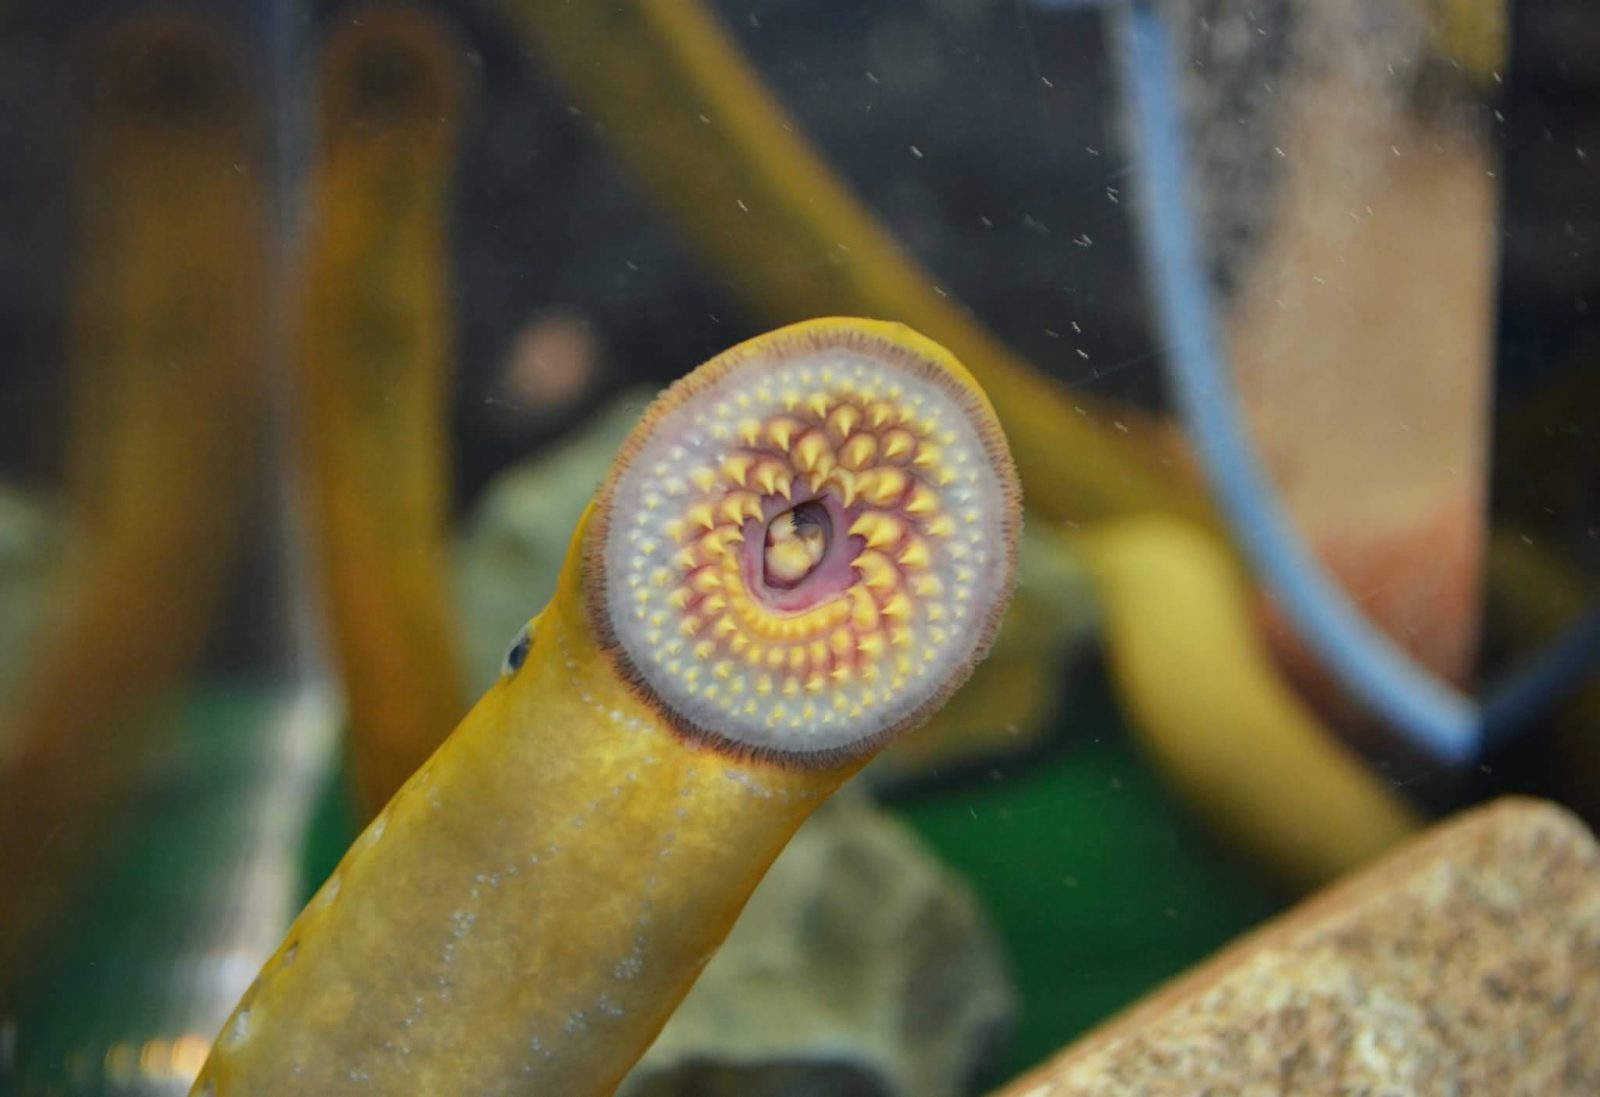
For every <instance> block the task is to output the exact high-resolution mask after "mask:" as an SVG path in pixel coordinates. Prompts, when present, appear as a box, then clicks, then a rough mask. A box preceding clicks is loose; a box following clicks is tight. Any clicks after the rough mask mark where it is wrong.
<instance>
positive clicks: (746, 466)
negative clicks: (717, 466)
mask: <svg viewBox="0 0 1600 1097" xmlns="http://www.w3.org/2000/svg"><path fill="white" fill-rule="evenodd" d="M755 463H756V459H755V458H754V457H751V456H750V455H749V454H748V453H735V454H734V455H733V456H732V457H729V458H728V459H727V460H726V461H724V462H722V475H724V476H726V477H727V478H728V479H730V480H732V481H733V482H734V483H735V484H738V485H739V486H740V487H744V486H745V481H746V480H747V479H748V478H749V476H750V466H751V465H753V464H755Z"/></svg>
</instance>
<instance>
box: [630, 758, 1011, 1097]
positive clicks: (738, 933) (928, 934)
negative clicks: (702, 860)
mask: <svg viewBox="0 0 1600 1097" xmlns="http://www.w3.org/2000/svg"><path fill="white" fill-rule="evenodd" d="M1014 1011H1015V1000H1014V997H1013V994H1012V991H1011V989H1010V984H1009V982H1008V980H1007V976H1006V972H1005V967H1004V964H1003V961H1002V959H1001V955H1000V950H999V946H998V944H997V943H996V940H995V937H994V935H993V933H992V932H991V931H990V929H989V927H988V925H987V923H986V921H985V919H984V917H983V915H982V912H981V911H980V910H979V908H978V906H977V904H976V902H975V901H974V900H973V898H972V896H971V894H970V893H969V892H968V891H967V889H966V888H965V887H964V886H962V885H961V884H960V883H959V882H957V881H956V880H955V879H954V878H953V877H952V876H951V874H950V873H949V871H948V870H946V869H944V868H943V867H942V866H940V865H939V863H938V862H937V861H935V860H934V858H933V857H932V856H931V855H930V854H929V853H928V852H927V850H926V849H925V848H924V847H923V846H922V844H921V843H920V842H919V841H918V840H917V839H916V838H915V837H914V836H913V835H912V834H911V833H910V832H909V831H908V830H906V829H905V828H904V827H903V826H902V825H901V824H900V823H898V822H897V821H895V820H894V819H892V818H891V817H890V816H889V815H887V814H886V813H885V812H882V811H880V810H879V809H877V808H876V807H874V806H873V805H872V803H871V801H870V800H868V799H867V798H866V797H865V796H864V795H862V794H861V793H860V792H857V791H852V789H850V788H846V789H845V790H844V791H843V792H841V793H840V794H839V796H837V797H835V798H834V800H833V801H831V802H829V803H828V804H825V805H824V806H823V807H822V808H821V809H820V810H819V811H818V812H817V814H816V815H814V816H813V817H812V818H811V820H809V821H808V822H807V823H806V825H805V826H804V827H802V828H801V829H800V832H799V833H798V834H797V835H796V836H795V838H794V840H793V841H792V842H791V843H790V844H789V846H788V848H787V849H785V850H784V852H783V855H782V856H781V857H780V858H779V859H778V861H777V863H776V864H775V865H774V866H773V868H772V871H771V872H769V873H768V875H767V877H766V879H765V880H763V881H762V883H761V886H760V887H759V888H758V889H757V890H756V893H755V895H754V896H752V898H751V900H750V904H749V906H747V907H746V908H745V911H744V914H743V915H741V916H740V918H739V921H738V924H737V925H735V926H734V929H733V932H732V933H731V934H730V935H729V937H728V940H727V943H726V944H725V945H723V947H722V949H721V951H719V952H718V953H717V955H716V956H715V957H714V958H713V959H712V961H711V963H710V964H709V965H708V966H707V968H706V970H705V973H704V974H703V975H702V976H701V977H700V981H699V982H698V983H696V984H695V987H694V990H693V991H691V992H690V994H689V997H688V998H687V999H685V1000H684V1003H683V1005H682V1006H681V1007H680V1008H679V1010H678V1012H677V1013H676V1014H675V1015H674V1016H673V1018H672V1020H671V1021H670V1022H668V1024H667V1027H666V1029H665V1030H663V1032H662V1034H661V1037H660V1038H659V1039H658V1040H657V1041H656V1043H655V1045H654V1046H653V1047H652V1048H651V1049H650V1051H649V1053H648V1054H647V1055H646V1056H645V1057H644V1059H643V1060H642V1061H641V1062H640V1064H639V1065H638V1066H637V1067H636V1068H635V1069H634V1071H633V1073H632V1074H630V1075H629V1076H628V1079H627V1080H626V1081H625V1082H624V1083H623V1086H622V1088H621V1090H619V1095H620V1097H718V1095H724V1094H726V1095H729V1097H732V1095H735V1094H737V1095H738V1097H778V1095H782V1097H902V1095H903V1097H955V1095H957V1094H963V1093H970V1092H972V1086H973V1084H974V1082H975V1081H976V1080H977V1076H978V1074H979V1073H980V1072H981V1071H982V1070H983V1069H984V1068H985V1066H992V1065H993V1059H994V1055H995V1053H996V1052H997V1051H998V1050H999V1048H1000V1045H1001V1042H1002V1040H1003V1037H1004V1036H1005V1034H1006V1032H1007V1031H1008V1030H1009V1027H1010V1024H1011V1020H1012V1018H1013V1016H1014Z"/></svg>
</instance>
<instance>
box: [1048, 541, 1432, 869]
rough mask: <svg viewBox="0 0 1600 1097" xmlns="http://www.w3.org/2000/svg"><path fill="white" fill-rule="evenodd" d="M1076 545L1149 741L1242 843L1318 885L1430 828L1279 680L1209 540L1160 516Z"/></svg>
mask: <svg viewBox="0 0 1600 1097" xmlns="http://www.w3.org/2000/svg"><path fill="white" fill-rule="evenodd" d="M1075 541H1076V543H1077V544H1079V546H1080V547H1081V548H1082V549H1083V552H1084V555H1085V557H1086V559H1087V560H1088V562H1089V566H1090V569H1091V571H1092V572H1093V573H1094V574H1095V576H1096V578H1097V579H1098V580H1099V584H1100V589H1101V591H1102V596H1103V612H1104V614H1105V618H1106V631H1107V635H1108V641H1109V645H1110V651H1109V655H1110V662H1111V668H1112V672H1113V674H1114V676H1115V678H1116V681H1117V685H1118V691H1119V693H1120V694H1121V695H1122V696H1123V697H1125V698H1127V700H1128V704H1129V707H1130V710H1131V711H1130V715H1131V717H1132V721H1133V724H1134V728H1135V730H1136V732H1137V733H1138V735H1139V738H1140V740H1141V742H1142V743H1143V744H1144V746H1145V748H1146V749H1147V750H1148V751H1149V753H1150V755H1151V757H1152V758H1153V759H1154V760H1155V761H1156V762H1157V763H1158V764H1159V765H1160V766H1161V768H1162V770H1163V772H1165V773H1166V774H1167V776H1168V777H1169V778H1170V779H1171V780H1172V781H1173V782H1174V783H1175V784H1176V785H1177V786H1178V790H1179V791H1180V792H1181V793H1183V794H1184V795H1185V796H1186V797H1187V798H1188V799H1189V800H1190V802H1191V803H1193V804H1194V806H1195V807H1196V808H1197V809H1198V810H1199V811H1201V812H1202V813H1203V814H1204V815H1205V816H1206V817H1207V818H1208V819H1209V820H1210V821H1211V822H1212V823H1213V824H1214V825H1215V826H1216V827H1217V828H1218V830H1220V831H1221V832H1222V833H1223V834H1224V835H1225V836H1226V837H1227V839H1228V841H1229V843H1230V844H1231V845H1233V846H1234V847H1235V848H1237V849H1240V850H1242V851H1244V852H1245V853H1246V854H1248V855H1250V856H1251V857H1253V858H1255V859H1256V860H1257V861H1259V862H1260V863H1262V864H1263V865H1265V866H1266V867H1268V868H1270V869H1271V870H1272V871H1273V872H1274V874H1276V875H1277V876H1278V877H1279V878H1280V879H1284V880H1287V881H1290V882H1291V883H1293V884H1295V885H1297V886H1300V887H1305V888H1310V887H1313V886H1317V885H1320V884H1323V883H1326V882H1328V881H1329V880H1331V879H1333V878H1334V877H1336V876H1338V875H1340V874H1341V873H1343V872H1345V871H1347V870H1349V869H1351V868H1354V867H1355V866H1356V865H1359V864H1361V863H1363V862H1365V861H1367V860H1369V859H1370V858H1371V857H1373V856H1374V855H1376V854H1379V853H1382V852H1383V851H1384V850H1386V849H1388V848H1389V847H1390V846H1393V845H1395V844H1397V843H1398V842H1399V841H1400V840H1401V839H1403V838H1405V837H1406V836H1407V835H1408V834H1410V833H1412V832H1414V831H1415V830H1418V829H1420V827H1421V825H1422V822H1421V819H1420V818H1419V816H1418V815H1417V813H1416V812H1415V810H1414V809H1413V808H1411V807H1410V806H1409V805H1408V804H1407V803H1406V802H1405V801H1404V800H1403V799H1402V798H1401V797H1400V796H1398V795H1396V794H1395V793H1394V792H1392V791H1391V790H1390V789H1389V788H1387V787H1386V786H1385V784H1384V782H1383V781H1382V779H1381V778H1379V777H1378V776H1377V775H1375V774H1373V773H1371V772H1369V771H1368V770H1367V768H1366V767H1365V766H1364V765H1363V764H1362V763H1361V761H1360V760H1359V759H1358V758H1357V757H1356V756H1355V755H1353V754H1352V753H1350V752H1349V751H1347V750H1346V749H1345V748H1343V747H1342V746H1341V745H1339V744H1338V743H1337V742H1336V741H1335V740H1334V739H1332V738H1331V737H1330V736H1328V735H1327V734H1326V733H1325V732H1324V731H1323V730H1322V728H1321V727H1320V726H1319V725H1318V724H1317V722H1316V719H1315V717H1313V716H1312V715H1311V713H1310V711H1309V710H1308V709H1307V708H1306V707H1305V705H1304V704H1303V703H1302V702H1301V701H1300V700H1299V698H1298V697H1296V695H1295V694H1294V693H1293V692H1292V691H1291V690H1290V689H1289V687H1288V686H1287V685H1286V684H1285V683H1284V682H1283V681H1282V679H1281V678H1280V677H1279V675H1278V674H1277V672H1276V669H1275V668H1274V667H1273V665H1272V662H1271V659H1270V656H1269V654H1268V652H1267V650H1266V648H1265V646H1264V645H1263V643H1262V641H1261V639H1260V637H1259V636H1258V635H1257V633H1256V632H1255V629H1254V623H1253V621H1252V620H1251V618H1250V615H1249V609H1248V607H1249V599H1248V597H1247V589H1248V588H1247V586H1246V584H1245V580H1244V577H1243V575H1242V574H1240V573H1239V572H1238V571H1237V570H1236V569H1235V567H1234V565H1233V563H1232V561H1231V560H1229V558H1228V557H1227V555H1226V553H1224V552H1223V550H1222V549H1221V547H1220V546H1218V545H1217V544H1215V542H1213V541H1212V540H1211V538H1210V537H1209V536H1208V535H1206V534H1205V533H1204V532H1202V531H1200V530H1197V529H1194V528H1193V527H1190V526H1187V525H1186V524H1184V523H1183V522H1180V521H1177V520H1175V519H1170V518H1157V517H1153V516H1152V517H1147V518H1139V519H1128V520H1126V521H1123V522H1118V523H1113V524H1110V525H1108V526H1106V527H1105V528H1104V529H1101V530H1097V531H1095V532H1093V533H1088V534H1084V535H1082V536H1081V537H1078V538H1075ZM1151 622H1159V624H1154V625H1153V624H1152V623H1151Z"/></svg>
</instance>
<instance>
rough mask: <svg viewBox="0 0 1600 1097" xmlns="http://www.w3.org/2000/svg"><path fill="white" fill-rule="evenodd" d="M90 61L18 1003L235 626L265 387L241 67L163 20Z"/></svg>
mask: <svg viewBox="0 0 1600 1097" xmlns="http://www.w3.org/2000/svg"><path fill="white" fill-rule="evenodd" d="M85 46H86V47H87V48H85V49H83V50H82V51H81V52H80V53H79V54H78V57H77V60H76V61H75V62H74V65H73V71H72V72H71V74H70V75H71V79H70V80H68V81H67V83H68V84H70V85H72V86H74V87H82V88H84V89H86V90H89V92H90V93H89V94H88V95H87V96H86V98H85V100H84V101H83V102H82V104H81V107H82V110H81V113H79V114H77V115H76V116H75V117H74V118H73V123H74V129H73V132H72V134H71V136H70V138H69V142H70V144H71V146H72V148H73V150H74V154H75V158H76V161H77V163H76V168H75V171H74V180H73V183H74V186H73V199H74V201H73V202H72V205H71V212H72V216H73V221H72V225H73V228H74V230H75V235H76V237H77V241H76V245H75V248H74V256H73V262H72V264H71V268H70V269H71V287H70V294H69V306H70V307H69V323H68V324H67V329H66V334H67V337H68V338H67V347H66V356H67V370H66V372H67V376H68V380H69V400H70V415H69V417H68V421H67V429H68V436H67V440H66V446H65V449H66V466H67V468H66V472H67V477H66V480H67V482H66V490H67V499H66V503H67V510H68V513H69V515H70V519H71V523H70V526H69V532H70V541H69V543H68V544H67V546H66V549H65V551H64V553H63V557H64V558H63V560H62V568H61V582H60V586H59V587H57V588H56V589H55V590H54V591H52V594H51V599H52V602H54V603H56V609H55V611H54V612H53V614H52V620H53V627H51V628H50V629H48V630H47V631H44V632H43V633H42V635H40V636H39V637H38V639H37V640H36V641H34V642H33V643H32V644H31V645H30V648H31V649H32V650H30V651H27V652H7V653H6V658H17V659H20V658H27V659H28V660H29V663H28V669H27V671H26V672H25V676H24V678H23V679H22V680H21V681H19V683H18V687H17V702H16V706H15V708H14V709H11V710H9V711H6V712H4V713H0V742H3V744H4V745H3V747H0V998H4V997H5V995H6V994H7V993H8V992H9V991H11V990H13V989H15V987H16V985H17V984H16V982H15V980H14V978H13V976H14V975H15V973H17V972H18V971H19V970H20V969H21V968H22V967H23V966H24V964H25V963H26V961H27V959H28V958H29V956H30V955H31V953H32V951H33V950H34V948H35V947H36V945H37V941H38V938H39V936H42V935H43V934H44V933H45V932H46V931H47V930H48V928H49V927H51V926H52V925H55V924H57V922H58V919H56V917H55V914H54V912H55V911H56V910H57V908H58V904H60V903H61V902H62V900H63V898H64V897H66V896H70V895H72V894H74V890H73V889H74V886H75V883H76V881H77V879H78V874H79V872H80V870H82V869H83V867H84V865H85V863H86V862H87V861H88V860H89V858H87V857H86V856H85V850H86V849H90V848H92V846H93V843H94V837H95V835H96V832H97V828H98V829H99V830H101V831H102V832H103V829H104V826H103V824H104V818H105V815H104V813H105V812H106V811H107V810H108V809H109V808H111V807H113V806H114V805H117V804H118V803H119V802H120V800H121V798H122V797H123V796H124V795H125V794H126V793H127V792H128V790H129V788H130V786H131V785H132V784H133V783H134V782H135V780H136V778H137V776H138V775H140V774H141V773H143V772H145V766H144V765H143V752H145V751H147V750H148V749H149V746H150V741H151V733H152V732H153V731H154V730H155V728H156V727H157V725H156V724H154V723H152V717H153V716H154V715H155V714H156V713H157V712H158V711H159V709H158V707H157V706H159V705H160V704H161V703H163V702H165V701H166V700H167V699H168V697H169V695H170V693H171V691H174V690H175V689H177V688H178V687H179V686H180V685H182V684H183V682H184V681H185V679H186V677H187V675H188V674H190V672H191V671H192V669H193V666H194V664H195V661H196V659H197V658H198V656H199V653H200V650H201V647H202V645H203V644H204V642H205V639H206V637H207V635H208V630H209V629H211V628H212V627H213V625H214V623H215V618H216V611H217V606H218V602H219V600H220V598H221V596H222V594H223V592H224V590H225V587H226V582H227V578H228V573H229V569H230V568H231V567H232V566H233V564H234V563H235V561H236V559H237V549H238V545H239V542H240V532H241V526H242V521H241V519H242V510H243V506H242V504H243V503H244V501H246V500H248V499H249V498H251V494H252V491H253V488H254V480H253V475H254V473H255V471H256V470H255V468H254V467H253V466H254V462H253V461H252V447H253V444H254V440H255V437H256V429H257V424H258V422H259V416H260V411H261V408H262V405H263V400H262V396H263V394H264V385H263V383H262V382H263V379H264V377H265V375H266V371H265V366H266V362H265V358H264V350H263V348H265V346H266V342H267V340H266V325H265V319H264V318H265V317H266V315H267V313H268V310H267V308H266V304H265V302H266V299H267V271H268V259H267V257H268V248H267V240H268V234H267V217H266V213H265V209H264V207H265V204H266V203H265V198H266V194H265V184H264V177H263V175H262V173H261V159H262V158H261V153H262V146H261V138H262V126H261V117H260V112H259V110H258V107H259V104H257V103H256V102H255V101H254V100H253V98H252V97H251V95H250V94H249V90H250V89H249V86H248V79H247V77H246V69H247V66H246V65H245V63H244V60H243V55H242V53H241V51H240V50H238V48H237V47H236V45H235V44H234V43H232V42H230V41H229V40H228V39H227V38H226V37H225V36H223V35H221V34H220V33H218V32H217V30H216V28H215V27H213V26H211V25H210V23H209V21H208V20H206V19H203V18H200V17H198V16H176V15H172V16H153V15H148V14H147V15H144V16H138V17H133V18H129V19H126V20H122V21H119V22H116V23H115V24H113V25H112V26H110V27H108V28H105V29H104V30H103V31H102V32H101V33H99V34H97V35H96V36H95V37H94V38H93V39H92V41H91V42H89V43H85ZM91 89H92V90H91ZM86 672H87V673H86ZM3 1012H4V1006H3V1003H0V1013H3Z"/></svg>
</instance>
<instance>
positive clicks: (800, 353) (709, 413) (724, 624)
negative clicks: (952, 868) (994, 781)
mask: <svg viewBox="0 0 1600 1097" xmlns="http://www.w3.org/2000/svg"><path fill="white" fill-rule="evenodd" d="M894 331H895V329H892V328H889V326H888V325H879V324H874V323H872V322H869V321H860V322H853V321H829V322H814V323H812V324H807V325H798V326H797V327H796V328H791V329H783V330H781V331H779V332H775V333H773V334H772V335H769V336H764V337H762V338H760V339H756V340H752V341H751V342H750V343H747V344H744V345H742V346H740V347H737V348H735V349H734V350H732V351H729V352H728V353H726V354H724V355H721V356H719V357H718V358H716V359H713V360H712V361H711V362H708V363H707V364H706V365H704V366H702V367H700V369H698V370H696V371H695V372H694V373H692V374H690V375H689V376H688V377H686V378H684V379H683V380H682V381H680V382H678V383H677V384H676V385H674V386H673V387H672V388H671V389H670V390H668V392H667V393H665V394H664V395H663V396H662V397H661V398H660V399H659V400H658V401H657V402H656V403H655V404H654V405H653V406H652V407H651V409H650V410H649V411H648V412H647V413H646V415H645V417H644V419H643V421H642V422H641V423H640V425H639V427H638V428H636V429H635V431H634V434H633V435H632V436H631V437H630V439H629V441H628V443H627V444H626V445H625V446H624V448H623V452H622V455H621V456H620V457H619V459H618V462H617V465H616V467H615V468H614V469H613V471H612V474H611V476H610V478H609V479H608V480H607V482H606V484H605V485H604V486H603V487H602V490H601V493H600V496H599V504H598V506H597V509H596V515H595V520H594V522H593V523H592V525H591V532H590V535H589V538H590V540H589V546H588V549H589V551H588V556H587V565H586V566H587V571H586V575H585V580H586V586H587V590H588V594H589V609H590V617H591V621H592V622H593V624H594V625H595V627H596V631H597V634H598V635H599V636H600V637H601V640H602V642H603V643H604V644H606V645H607V647H608V648H609V649H610V650H611V651H612V653H613V656H614V657H615V658H616V659H618V661H619V662H620V663H621V665H622V669H623V671H624V672H625V674H626V676H627V677H628V678H629V679H630V680H633V681H636V682H638V683H640V685H641V687H642V688H643V689H644V690H645V691H646V692H647V693H648V694H649V695H650V696H651V698H652V699H653V700H654V701H656V702H658V703H659V706H660V708H661V709H662V711H663V712H664V713H665V714H666V715H667V716H668V718H669V719H670V721H671V722H672V723H673V724H674V726H676V727H678V728H680V729H681V730H683V731H684V732H685V733H687V734H690V735H694V736H698V737H700V738H702V739H705V740H706V741H709V742H712V743H715V744H719V745H724V746H730V747H733V748H736V749H738V750H741V751H744V752H747V753H752V754H757V755H762V756H766V757H770V758H773V759H777V760H785V761H795V762H800V763H802V764H824V763H825V762H828V761H832V760H838V759H840V758H846V757H852V756H857V755H859V754H863V753H866V752H868V751H870V750H871V749H875V747H876V746H877V745H879V744H880V743H881V742H882V740H883V739H884V738H885V737H887V736H888V735H891V734H893V733H894V732H896V731H898V730H900V729H902V728H904V727H906V726H908V725H910V724H912V723H915V722H917V720H919V719H920V718H921V717H923V716H925V715H926V714H927V712H928V711H930V710H931V709H932V708H933V707H935V706H937V705H938V704H939V703H942V701H943V699H944V697H946V696H947V695H948V694H949V692H950V691H951V690H953V689H954V688H955V686H956V685H959V683H960V682H961V681H963V680H964V679H965V677H966V675H967V674H968V673H969V671H970V670H971V667H972V665H973V663H974V662H976V661H977V659H978V658H980V657H981V656H982V655H983V653H984V652H986V651H987V648H988V645H989V643H990V641H991V640H992V638H993V633H994V629H995V626H996V622H997V620H998V617H999V614H1000V611H1001V609H1002V608H1003V607H1004V605H1005V602H1006V600H1007V599H1008V598H1009V595H1010V591H1011V586H1012V583H1013V578H1014V572H1015V556H1016V539H1017V535H1018V531H1019V526H1020V518H1019V515H1018V492H1017V485H1016V475H1015V470H1014V469H1013V468H1012V465H1011V460H1010V456H1009V454H1008V453H1007V451H1006V448H1005V443H1004V439H1003V437H1002V435H1001V433H1000V429H999V426H998V424H997V423H996V422H995V420H994V416H993V412H992V411H991V410H990V408H989V406H988V404H987V402H986V401H985V400H984V399H983V397H982V394H981V392H979V391H978V390H977V388H976V387H975V385H974V384H973V383H972V382H971V381H970V379H969V378H967V377H966V376H965V374H964V371H961V370H960V367H959V366H957V365H955V364H954V363H953V360H950V359H949V358H948V356H947V355H945V354H944V352H943V351H941V350H940V349H939V348H937V347H936V346H934V345H933V344H928V343H926V341H924V340H920V338H918V337H911V336H907V337H905V338H903V339H897V338H894V337H892V334H890V333H893V332H894Z"/></svg>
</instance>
